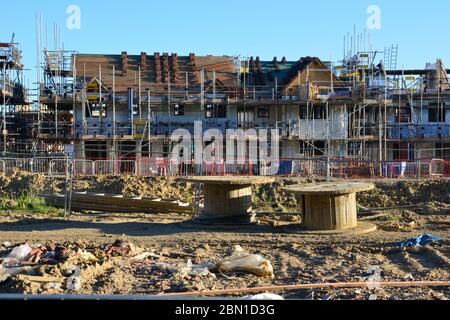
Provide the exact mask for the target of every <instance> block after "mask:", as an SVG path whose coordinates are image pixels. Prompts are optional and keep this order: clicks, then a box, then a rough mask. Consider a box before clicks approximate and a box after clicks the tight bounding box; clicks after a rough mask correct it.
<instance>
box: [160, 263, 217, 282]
mask: <svg viewBox="0 0 450 320" xmlns="http://www.w3.org/2000/svg"><path fill="white" fill-rule="evenodd" d="M157 266H158V268H159V269H161V270H163V271H168V272H170V273H172V274H174V275H175V276H179V277H182V278H185V277H186V276H212V277H215V275H214V274H212V273H211V272H210V270H211V269H214V268H215V265H214V264H213V263H210V262H206V263H202V264H193V263H192V261H191V260H188V261H187V262H186V263H185V264H177V265H173V264H172V265H171V264H166V263H162V264H158V265H157Z"/></svg>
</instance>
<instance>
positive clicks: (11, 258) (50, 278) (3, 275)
mask: <svg viewBox="0 0 450 320" xmlns="http://www.w3.org/2000/svg"><path fill="white" fill-rule="evenodd" d="M161 258H163V259H161ZM164 260H165V259H164V257H163V256H161V255H160V254H158V253H155V251H153V250H149V251H146V250H145V249H143V248H141V247H138V246H136V245H134V244H133V243H132V242H130V241H128V240H126V239H118V240H116V241H114V242H113V243H112V244H109V245H100V246H95V245H90V244H85V243H64V244H55V243H53V242H51V241H47V242H46V243H44V244H39V243H35V244H31V245H30V244H28V243H25V244H20V245H12V244H11V243H8V242H5V243H3V244H2V245H1V246H0V292H8V293H33V294H36V293H46V294H58V293H85V292H90V293H100V294H102V293H114V292H115V291H114V290H112V292H111V290H109V291H105V290H103V289H105V288H102V285H99V283H102V282H106V281H107V280H108V281H110V282H111V281H113V280H114V279H112V280H111V279H110V278H114V276H115V277H119V278H121V279H119V280H120V281H121V282H126V283H127V285H129V286H131V285H132V283H133V281H135V278H134V277H133V276H135V275H136V273H141V274H142V273H146V274H147V276H148V280H147V281H148V283H149V284H152V290H151V293H154V294H157V293H161V292H179V291H202V290H207V289H213V288H214V287H215V284H216V274H220V275H223V277H224V278H228V276H227V275H226V274H233V275H236V274H247V275H253V276H256V277H261V278H265V279H268V280H269V281H270V280H271V279H273V278H274V272H273V267H272V264H271V263H270V261H269V260H266V259H264V258H263V257H262V256H260V255H258V254H250V253H248V252H246V251H245V250H243V249H242V248H241V247H240V246H236V248H235V249H234V251H233V253H232V254H231V255H229V256H228V257H225V258H221V259H219V260H218V261H216V262H211V261H205V262H201V263H198V264H193V263H192V261H191V260H187V262H183V263H182V262H180V263H173V262H172V263H164V262H162V261H164ZM126 266H128V267H129V269H128V272H123V269H124V267H125V268H126ZM120 272H122V274H119V273H120ZM107 273H113V275H114V276H111V274H109V275H108V276H106V274H107ZM106 278H108V279H106ZM230 279H232V277H230ZM96 286H97V287H96ZM103 286H107V285H106V284H104V283H103ZM108 286H110V287H111V286H112V287H114V284H111V283H110V284H108ZM119 286H120V287H123V283H121V284H119V285H118V287H119Z"/></svg>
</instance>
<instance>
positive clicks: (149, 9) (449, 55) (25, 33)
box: [0, 0, 450, 78]
mask: <svg viewBox="0 0 450 320" xmlns="http://www.w3.org/2000/svg"><path fill="white" fill-rule="evenodd" d="M72 4H74V5H78V6H79V7H80V9H81V29H79V30H69V29H68V28H67V27H66V20H67V18H68V17H69V15H68V14H67V13H66V9H67V7H68V6H69V5H72ZM369 5H377V6H379V7H380V9H381V29H380V30H371V31H370V33H371V37H372V43H373V47H374V48H377V49H378V50H383V49H384V47H385V45H390V44H392V43H395V44H397V43H398V45H399V58H398V67H399V68H402V67H404V68H422V67H424V65H425V63H426V62H428V61H430V62H431V61H435V59H436V58H438V57H440V58H443V59H444V62H446V61H447V62H448V64H447V65H448V66H450V42H449V41H447V40H446V36H447V31H449V29H450V27H449V23H448V17H447V15H448V12H449V10H450V2H449V1H444V0H428V1H415V0H414V1H412V0H410V1H406V0H397V1H393V0H390V1H386V0H371V1H365V0H340V1H310V0H309V1H302V0H278V1H262V0H260V1H253V0H245V1H244V0H226V1H212V0H209V1H206V0H168V1H161V0H158V1H152V0H149V1H137V0H127V1H106V0H97V1H94V0H71V1H65V0H58V1H52V0H31V1H28V0H27V1H25V0H21V1H20V0H16V1H9V2H8V4H7V5H6V9H7V10H8V12H9V13H10V14H6V15H5V14H3V15H2V19H0V30H1V33H0V41H9V40H10V37H11V34H12V33H13V32H15V34H16V38H15V39H16V41H17V42H20V43H21V46H22V49H23V54H24V63H25V65H26V68H28V69H33V68H34V66H35V63H36V62H35V14H36V13H37V12H40V13H42V15H43V19H44V21H47V23H48V29H49V35H48V38H49V41H50V39H53V36H52V34H50V32H51V31H52V30H53V24H54V23H57V24H58V25H59V27H60V29H61V36H62V39H63V41H64V46H65V47H66V48H67V49H71V50H72V49H73V50H76V51H78V52H82V53H117V54H119V53H120V52H121V51H122V50H126V51H128V52H129V53H130V54H139V53H140V52H141V51H146V52H148V53H153V52H155V51H159V52H178V53H179V54H180V55H183V54H188V53H189V52H195V53H196V54H197V55H202V54H213V55H214V54H217V55H241V56H252V55H253V56H257V55H259V56H260V57H261V58H262V59H270V60H271V59H272V58H273V57H274V56H278V57H279V58H281V57H282V56H286V57H287V59H288V60H297V59H299V58H300V57H301V56H305V55H314V56H319V57H321V58H322V59H324V60H328V59H330V57H332V59H333V60H337V59H341V58H342V55H343V37H344V35H346V34H347V33H348V32H350V33H353V27H354V25H356V27H357V30H358V31H359V32H362V31H363V30H364V28H365V27H366V21H367V19H368V17H369V15H368V14H367V12H366V11H367V8H368V6H369ZM3 8H5V6H3ZM2 11H3V10H2ZM15 12H16V13H20V14H19V15H17V16H14V13H15ZM50 42H51V41H50ZM50 47H52V45H51V46H50ZM30 77H31V78H33V75H32V74H30Z"/></svg>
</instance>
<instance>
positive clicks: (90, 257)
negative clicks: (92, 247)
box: [80, 251, 98, 262]
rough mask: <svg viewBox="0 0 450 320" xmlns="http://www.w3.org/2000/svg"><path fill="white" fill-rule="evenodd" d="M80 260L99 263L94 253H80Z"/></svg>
mask: <svg viewBox="0 0 450 320" xmlns="http://www.w3.org/2000/svg"><path fill="white" fill-rule="evenodd" d="M80 258H81V259H83V260H84V261H87V262H97V261H98V259H97V257H96V256H94V255H93V254H92V253H90V252H87V251H83V252H81V253H80Z"/></svg>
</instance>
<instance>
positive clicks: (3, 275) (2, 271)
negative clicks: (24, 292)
mask: <svg viewBox="0 0 450 320" xmlns="http://www.w3.org/2000/svg"><path fill="white" fill-rule="evenodd" d="M31 270H32V268H30V267H18V268H0V283H2V282H4V281H6V280H8V278H10V277H15V276H17V275H18V274H21V273H27V272H30V271H31Z"/></svg>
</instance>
